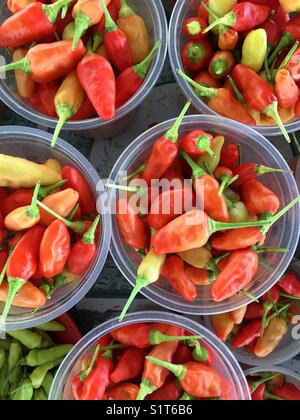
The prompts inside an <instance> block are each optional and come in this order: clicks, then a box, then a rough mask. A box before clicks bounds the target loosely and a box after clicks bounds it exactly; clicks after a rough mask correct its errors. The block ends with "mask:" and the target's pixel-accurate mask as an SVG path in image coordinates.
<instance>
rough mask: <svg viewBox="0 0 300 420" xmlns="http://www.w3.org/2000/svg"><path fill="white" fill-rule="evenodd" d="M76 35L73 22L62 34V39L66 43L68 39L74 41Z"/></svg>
mask: <svg viewBox="0 0 300 420" xmlns="http://www.w3.org/2000/svg"><path fill="white" fill-rule="evenodd" d="M74 34H75V22H71V23H69V25H67V26H66V27H65V29H64V31H63V34H62V39H63V40H64V41H66V40H68V39H73V38H74Z"/></svg>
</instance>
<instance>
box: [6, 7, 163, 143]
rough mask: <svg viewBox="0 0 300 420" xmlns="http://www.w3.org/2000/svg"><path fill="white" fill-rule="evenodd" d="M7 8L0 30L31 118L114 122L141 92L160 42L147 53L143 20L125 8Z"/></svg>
mask: <svg viewBox="0 0 300 420" xmlns="http://www.w3.org/2000/svg"><path fill="white" fill-rule="evenodd" d="M47 3H51V2H50V1H45V0H44V1H31V0H29V1H24V0H7V6H8V9H9V10H10V11H11V12H12V13H13V15H12V16H10V17H9V18H8V19H7V20H6V21H4V22H3V23H2V25H1V27H0V47H3V48H7V49H8V50H9V51H11V53H12V63H10V64H8V65H6V66H4V67H2V68H1V71H4V70H6V71H9V70H14V71H15V78H16V85H17V90H18V93H19V95H20V96H21V98H23V99H24V100H26V101H27V102H28V103H29V104H30V105H31V106H32V107H33V108H34V109H36V110H37V111H38V112H40V113H42V114H45V115H48V116H50V117H52V118H57V117H58V119H59V121H58V124H57V127H56V130H55V133H54V136H53V142H52V146H54V145H55V142H56V140H57V137H58V135H59V132H60V130H61V129H62V127H63V125H64V123H65V122H66V121H68V120H85V119H89V118H93V117H95V116H96V115H98V116H99V117H100V118H101V119H103V120H111V119H113V118H114V117H115V114H116V110H117V109H118V108H119V107H121V106H122V105H124V104H125V103H126V102H127V101H128V100H129V99H130V98H131V97H132V96H133V95H135V93H136V92H137V91H138V90H139V89H140V87H141V86H142V85H143V83H144V80H145V78H146V76H147V73H148V70H149V67H150V65H151V62H152V60H153V58H154V56H155V54H156V53H157V51H158V49H159V47H160V42H157V44H156V45H155V46H154V48H153V49H152V51H150V49H151V48H150V36H149V33H148V29H147V27H146V23H145V21H144V19H143V18H142V17H141V16H139V15H138V14H137V13H136V12H135V11H134V10H133V9H132V8H131V7H129V6H128V4H127V3H126V0H105V1H104V0H99V1H95V0H58V1H56V2H54V1H52V3H53V4H47Z"/></svg>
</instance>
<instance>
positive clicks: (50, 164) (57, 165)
mask: <svg viewBox="0 0 300 420" xmlns="http://www.w3.org/2000/svg"><path fill="white" fill-rule="evenodd" d="M44 165H46V166H48V167H49V168H51V169H53V170H54V171H55V172H58V173H59V174H60V175H61V172H62V167H61V164H60V163H59V162H58V160H56V159H48V160H46V162H45V163H44Z"/></svg>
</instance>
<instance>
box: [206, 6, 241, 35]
mask: <svg viewBox="0 0 300 420" xmlns="http://www.w3.org/2000/svg"><path fill="white" fill-rule="evenodd" d="M237 3H238V0H208V7H209V8H210V9H211V11H212V12H213V13H214V14H215V15H217V16H218V17H219V18H220V17H223V16H225V15H227V13H229V12H231V10H232V9H233V8H234V7H235V6H236V5H237ZM214 21H215V19H214V18H213V16H209V24H211V23H213V22H214ZM212 31H213V32H214V33H216V34H217V33H219V31H218V27H215V28H213V29H212Z"/></svg>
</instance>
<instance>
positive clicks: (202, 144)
mask: <svg viewBox="0 0 300 420" xmlns="http://www.w3.org/2000/svg"><path fill="white" fill-rule="evenodd" d="M179 145H180V148H181V149H182V150H183V151H184V152H185V153H186V154H188V155H190V156H205V155H206V154H207V153H209V154H212V155H213V154H214V152H213V151H212V148H213V145H214V138H213V136H212V135H211V134H209V133H206V132H205V131H203V130H194V131H191V132H190V133H187V134H186V135H185V136H184V138H183V139H182V140H181V141H180V143H179Z"/></svg>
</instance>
